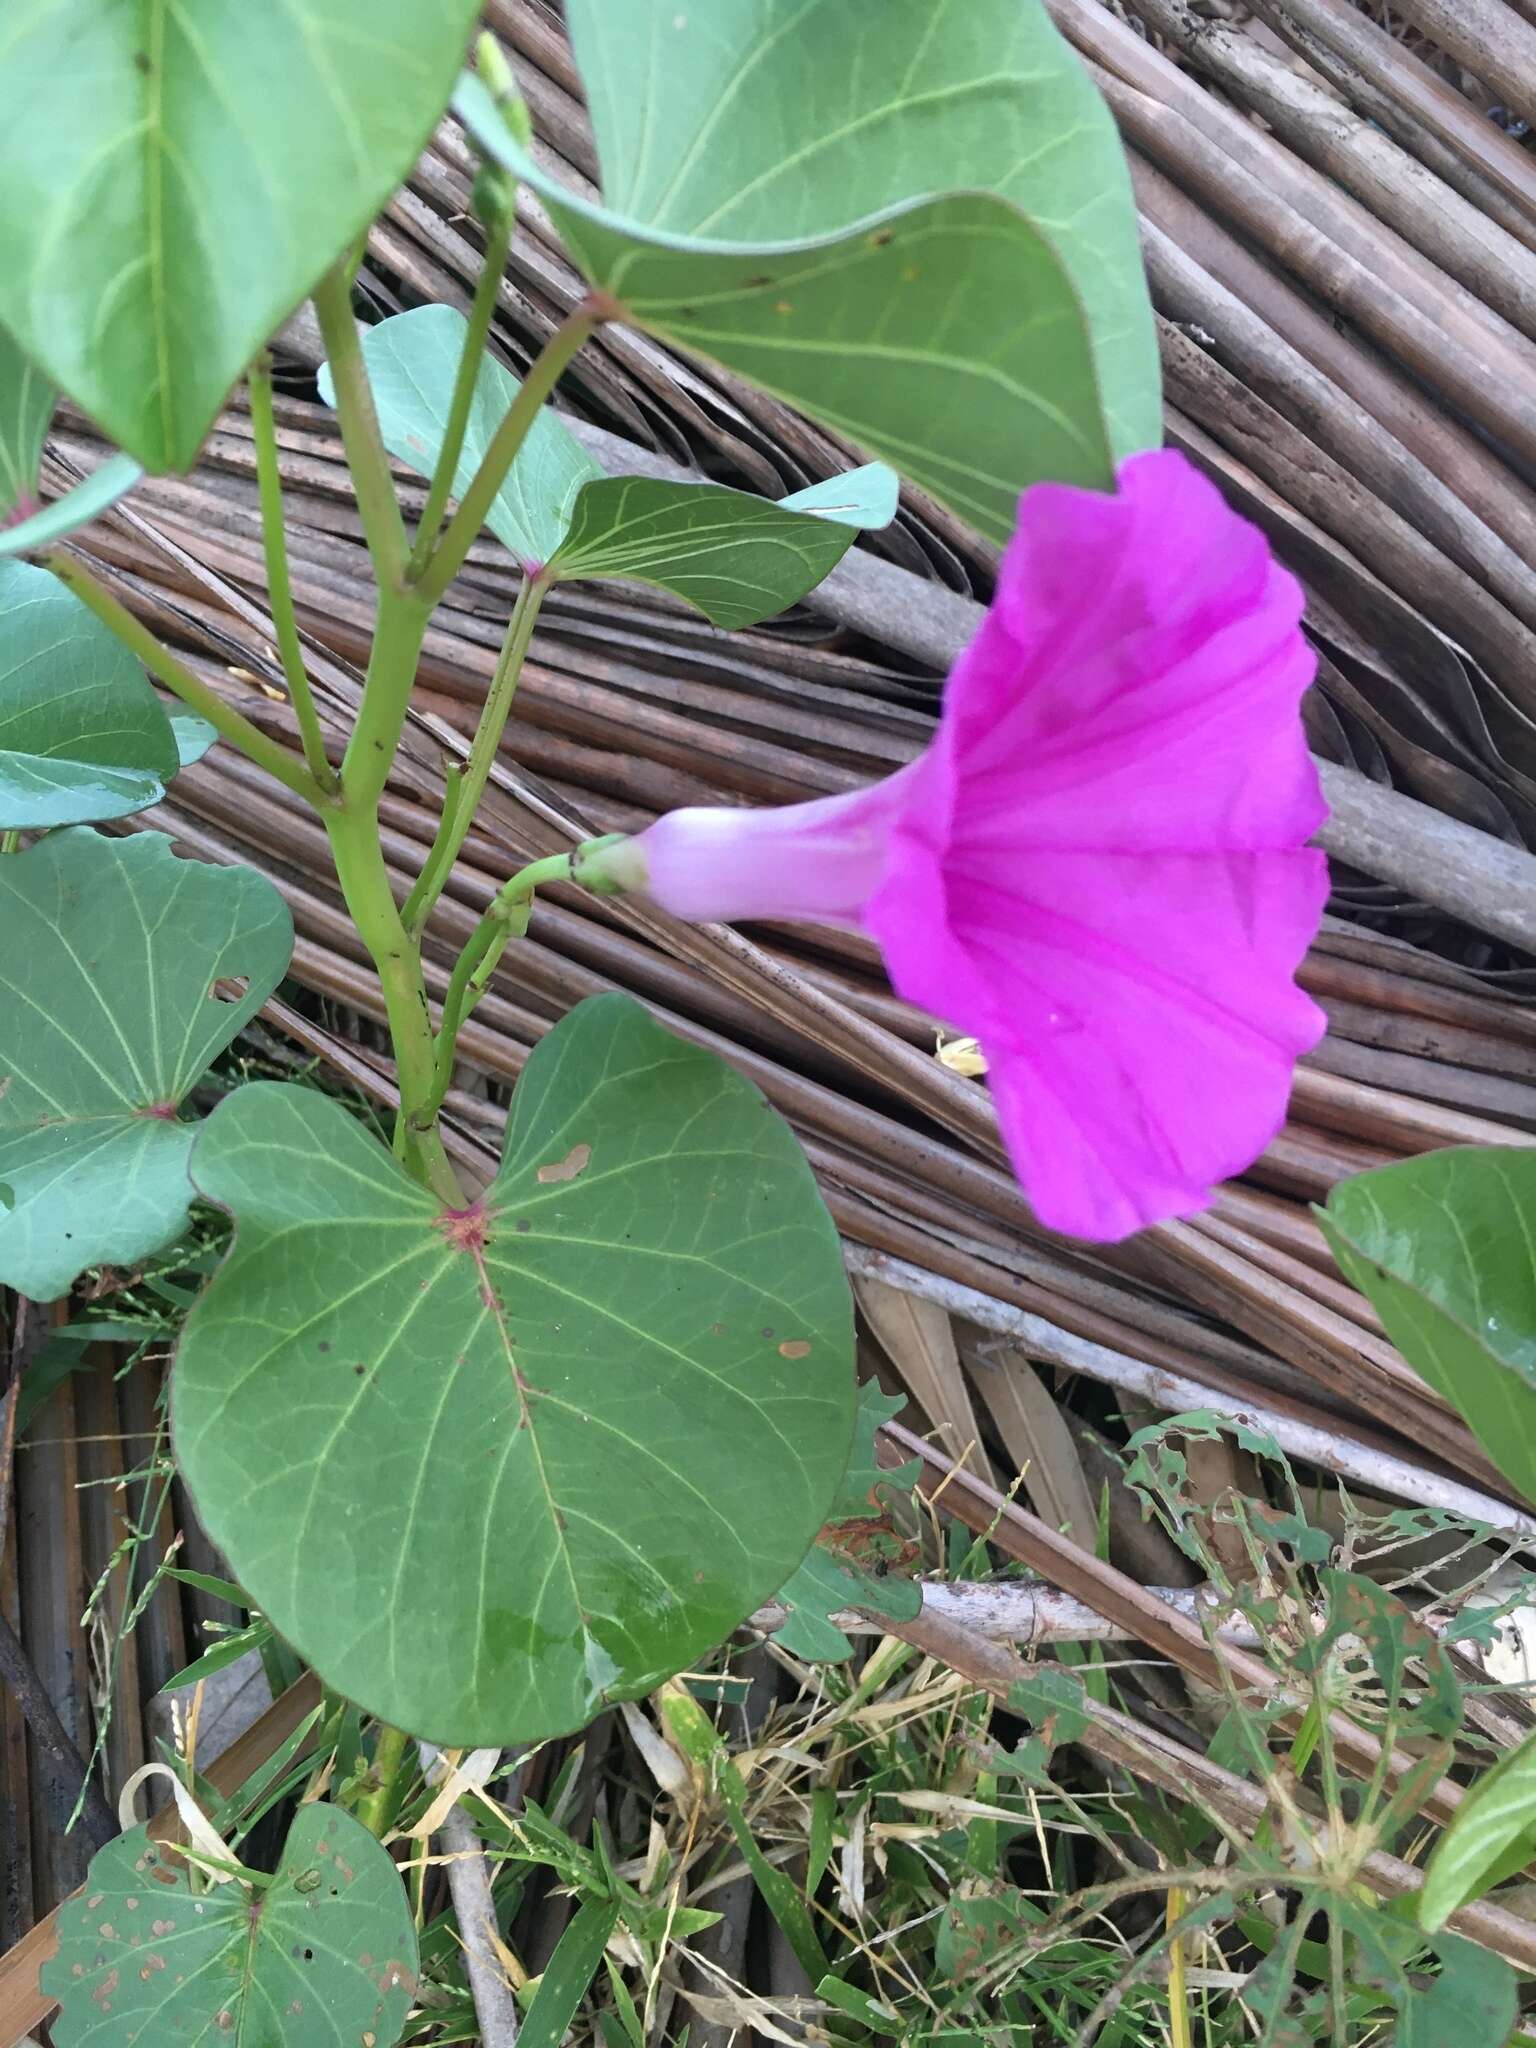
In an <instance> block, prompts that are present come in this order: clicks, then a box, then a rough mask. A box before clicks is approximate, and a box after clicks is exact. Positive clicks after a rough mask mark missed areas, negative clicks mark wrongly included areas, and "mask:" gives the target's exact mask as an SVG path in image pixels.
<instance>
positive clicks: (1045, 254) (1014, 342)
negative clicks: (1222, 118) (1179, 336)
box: [454, 0, 1161, 540]
mask: <svg viewBox="0 0 1536 2048" xmlns="http://www.w3.org/2000/svg"><path fill="white" fill-rule="evenodd" d="M566 21H567V24H568V26H569V29H570V33H571V40H572V44H573V47H574V50H575V55H576V60H577V64H578V67H579V69H580V71H581V74H582V81H583V84H584V86H585V89H586V96H587V104H588V107H589V109H590V112H591V116H592V126H593V131H594V135H595V139H596V143H597V153H598V157H599V160H600V163H601V168H602V189H603V197H602V201H601V203H592V202H589V201H587V200H584V199H582V198H579V197H578V196H577V195H576V194H575V193H574V192H573V191H572V190H571V189H570V187H569V186H567V185H562V184H560V183H559V182H558V181H557V180H555V179H553V178H552V177H551V176H550V175H549V174H548V172H547V171H545V170H544V169H543V168H542V166H541V165H540V164H539V163H537V162H535V161H534V158H533V155H532V152H531V151H529V150H527V149H525V148H523V147H522V146H521V145H520V144H519V142H518V140H517V138H516V137H515V136H514V134H513V133H512V130H511V129H510V127H509V126H508V124H507V122H506V120H505V119H504V117H503V116H502V114H501V112H500V111H499V110H498V108H497V106H496V105H495V102H494V101H493V99H492V97H491V94H490V93H489V92H488V91H487V89H486V87H485V86H484V84H483V83H482V82H481V81H480V80H478V79H475V78H465V79H463V80H461V82H460V85H459V89H458V92H457V94H456V96H455V101H454V104H455V108H456V110H457V112H458V113H459V115H460V118H461V119H462V120H463V121H464V122H465V124H466V126H467V127H468V128H469V130H470V132H471V133H472V134H473V136H474V137H475V139H476V141H477V142H478V143H479V144H480V146H481V147H482V148H483V149H485V150H486V151H487V153H488V154H490V155H491V156H493V157H494V158H495V159H496V160H497V161H498V162H500V163H502V164H504V165H505V166H506V167H507V168H508V169H509V170H511V171H512V172H513V173H514V174H515V175H516V176H517V177H518V178H519V179H521V180H523V181H524V182H525V183H526V184H527V185H528V186H530V187H531V188H532V189H533V190H535V191H536V192H537V193H538V194H539V196H540V198H541V199H542V200H543V201H544V204H545V205H546V206H547V207H548V208H549V211H550V213H551V215H552V216H553V218H554V220H555V223H556V225H557V227H558V228H559V230H560V232H561V234H562V236H563V237H564V239H565V241H566V243H567V244H568V246H569V247H570V249H571V250H572V252H573V253H574V255H575V257H576V260H577V262H578V263H579V264H580V266H581V268H582V269H583V271H584V272H585V273H586V275H587V276H588V278H590V279H591V281H592V282H593V284H594V285H596V286H598V287H600V288H601V289H602V290H604V291H606V292H607V293H608V294H609V295H610V296H611V297H612V298H613V299H615V300H616V301H617V302H618V304H619V305H620V307H621V308H622V317H623V318H625V319H627V320H629V321H632V322H633V323H634V324H635V325H637V326H639V327H643V328H648V329H650V330H651V331H652V332H653V333H656V334H660V335H663V336H665V337H666V338H667V339H668V340H670V341H672V342H674V343H677V344H679V345H680V346H681V347H683V348H685V349H690V350H693V351H694V352H696V353H698V354H700V355H704V356H709V357H713V358H714V359H715V360H716V361H717V362H720V363H723V364H724V365H725V366H726V367H727V368H728V369H730V370H733V371H735V372H737V373H738V374H739V375H741V376H744V377H747V378H750V379H751V380H752V381H753V382H754V383H756V384H758V385H760V386H761V387H762V388H763V389H765V390H767V391H772V392H776V393H777V394H778V395H779V396H780V397H782V398H785V399H787V400H789V402H790V403H791V404H793V405H796V406H799V407H800V408H802V409H803V410H804V411H806V412H808V413H810V414H812V415H813V416H814V417H815V418H817V419H819V420H822V421H823V422H825V423H826V424H827V425H828V426H830V427H832V428H833V429H834V430H836V431H837V432H838V433H840V434H843V435H845V436H847V437H848V438H849V439H850V440H852V441H853V442H854V443H855V444H856V445H858V446H860V447H863V448H868V449H870V450H872V451H873V452H874V453H876V454H879V455H884V456H886V457H888V458H889V459H890V460H891V461H892V462H895V463H896V464H897V465H898V466H899V467H900V469H901V470H902V472H903V473H904V474H905V475H907V476H910V477H911V478H913V479H914V480H915V481H916V482H918V483H920V484H922V485H923V486H924V487H925V488H926V489H928V490H931V491H933V492H934V493H935V494H936V495H937V496H939V497H940V498H942V499H944V500H945V501H946V502H947V503H948V504H950V505H952V506H953V507H954V509H955V510H956V511H957V512H960V513H961V514H962V515H963V516H964V517H966V518H968V519H970V520H972V521H974V522H975V523H976V524H977V525H978V526H979V527H980V528H981V529H982V531H983V532H985V533H987V534H990V535H991V536H992V537H993V538H994V539H998V540H1001V539H1004V538H1005V537H1006V536H1007V534H1008V533H1009V532H1010V531H1011V530H1012V526H1013V520H1014V508H1015V504H1016V501H1017V497H1018V493H1019V491H1020V490H1021V489H1022V488H1023V487H1024V486H1026V485H1028V484H1030V483H1033V482H1037V481H1039V480H1042V479H1046V478H1055V479H1058V480H1060V481H1063V482H1070V483H1078V484H1088V485H1097V486H1103V487H1107V486H1108V485H1109V484H1110V482H1111V480H1112V475H1113V463H1114V460H1115V459H1116V458H1117V457H1119V456H1121V455H1125V454H1129V453H1130V452H1131V451H1132V450H1133V449H1136V448H1143V447H1150V446H1153V445H1155V443H1156V442H1157V440H1158V439H1159V437H1160V434H1161V418H1160V407H1159V396H1158V392H1159V379H1158V364H1157V347H1156V339H1155V335H1154V332H1153V324H1152V316H1151V309H1150V304H1149V301H1148V297H1147V288H1146V282H1145V279H1144V276H1143V273H1142V267H1141V258H1140V252H1139V248H1138V244H1137V236H1136V213H1135V206H1134V203H1133V200H1132V196H1131V190H1130V183H1129V180H1128V177H1127V175H1126V168H1125V162H1124V157H1123V153H1122V151H1121V149H1120V146H1119V143H1118V141H1117V139H1116V135H1115V130H1114V125H1113V122H1112V121H1111V119H1110V116H1109V112H1108V109H1107V108H1106V107H1105V106H1104V104H1103V102H1102V100H1101V99H1100V98H1099V96H1098V94H1097V93H1096V92H1095V91H1094V89H1093V87H1092V85H1091V83H1090V82H1089V80H1088V78H1087V76H1086V75H1085V73H1084V72H1083V69H1082V67H1081V65H1080V64H1079V62H1078V60H1077V58H1076V56H1075V55H1074V54H1073V52H1072V51H1071V50H1070V49H1068V47H1067V45H1066V43H1065V42H1064V41H1063V39H1062V38H1061V36H1060V35H1059V34H1058V32H1057V30H1056V28H1055V27H1054V25H1053V23H1052V22H1051V19H1050V16H1049V14H1048V13H1047V11H1046V8H1045V6H1044V5H1043V4H1042V0H885V4H884V5H882V7H881V9H880V31H879V35H878V36H876V37H872V36H871V35H870V33H869V30H868V24H867V22H866V21H865V19H864V16H863V12H862V10H861V9H859V8H857V7H850V6H848V5H847V4H846V0H807V4H805V5H803V6H800V7H798V8H797V9H796V10H795V13H794V17H793V22H792V26H791V27H786V19H785V16H784V13H783V8H782V6H781V5H780V4H779V0H734V4H733V5H732V6H730V7H729V8H710V9H707V10H706V9H699V8H692V9H679V8H677V7H676V6H675V5H674V4H673V0H629V4H628V5H626V6H625V7H623V8H614V7H605V6H603V5H601V4H600V0H569V5H568V6H567V9H566ZM1101 394H1102V397H1101Z"/></svg>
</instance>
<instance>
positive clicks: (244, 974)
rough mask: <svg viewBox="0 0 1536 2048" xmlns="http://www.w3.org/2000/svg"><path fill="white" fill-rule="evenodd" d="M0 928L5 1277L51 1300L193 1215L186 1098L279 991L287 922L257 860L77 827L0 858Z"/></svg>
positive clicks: (0, 1222) (1, 1254)
mask: <svg viewBox="0 0 1536 2048" xmlns="http://www.w3.org/2000/svg"><path fill="white" fill-rule="evenodd" d="M0 929H3V930H4V932H5V946H4V949H3V951H0V1282H3V1283H4V1284H5V1285H6V1286H9V1287H14V1288H17V1289H18V1290H19V1291H20V1292H21V1293H23V1294H29V1295H31V1296H33V1297H34V1298H35V1299H37V1300H39V1301H51V1300H52V1299H53V1298H54V1297H55V1296H56V1295H59V1294H62V1293H63V1292H64V1291H65V1289H66V1288H67V1287H68V1286H69V1285H70V1283H71V1282H72V1281H73V1280H74V1279H75V1278H76V1277H77V1275H79V1274H80V1273H81V1272H83V1271H84V1270H85V1268H86V1267H87V1266H95V1265H103V1264H108V1263H110V1264H113V1265H131V1264H132V1263H133V1262H134V1260H136V1259H141V1258H144V1257H146V1256H147V1255H148V1254H149V1253H150V1252H153V1251H157V1250H158V1249H159V1248H160V1246H161V1245H163V1244H166V1243H168V1242H169V1241H170V1240H171V1239H172V1238H173V1237H175V1236H176V1235H177V1233H178V1232H179V1231H180V1230H182V1229H183V1228H184V1227H185V1225H186V1221H187V1213H188V1207H189V1205H190V1203H191V1200H192V1185H191V1182H190V1181H189V1180H188V1178H187V1155H188V1153H189V1152H190V1150H191V1145H192V1138H193V1133H194V1131H195V1128H196V1126H195V1125H193V1124H190V1123H185V1122H183V1121H182V1120H181V1114H180V1112H181V1105H182V1103H183V1102H184V1100H185V1098H186V1096H187V1095H188V1093H189V1092H190V1091H191V1089H192V1087H193V1085H194V1083H195V1082H196V1081H197V1080H198V1079H199V1078H200V1077H201V1076H202V1075H203V1074H204V1073H205V1072H206V1071H207V1069H208V1065H209V1063H210V1061H212V1060H213V1059H214V1057H215V1056H216V1055H217V1054H218V1053H220V1052H222V1050H223V1049H224V1047H225V1046H226V1045H228V1044H229V1042H230V1040H231V1039H232V1038H234V1036H235V1035H236V1033H237V1032H238V1031H240V1030H241V1029H242V1027H243V1026H244V1025H245V1024H246V1023H247V1022H248V1021H249V1020H250V1018H251V1017H253V1016H254V1015H255V1013H256V1011H257V1010H259V1009H260V1008H261V1006H262V1004H263V1003H264V1002H265V1001H266V999H267V997H268V996H269V995H270V994H271V993H272V990H273V989H274V988H275V987H276V986H277V983H278V981H279V980H280V979H281V977H282V974H283V971H284V969H285V968H286V967H287V965H288V957H289V955H290V953H291V952H292V950H293V922H292V919H291V918H290V917H289V914H288V908H287V905H286V904H285V903H284V902H283V899H282V897H281V896H279V895H278V893H277V891H276V890H275V889H274V888H273V887H272V885H271V883H270V882H268V881H266V880H264V879H263V877H262V876H260V875H258V874H255V873H253V872H252V871H251V870H250V869H249V868H214V867H207V866H204V865H203V864H202V863H201V862H198V861H189V860H178V859H177V858H176V857H175V856H174V855H173V853H172V851H171V842H170V840H169V839H167V838H166V837H165V836H164V835H163V834H161V833H154V832H142V833H135V834H133V835H132V836H130V837H127V838H122V839H108V838H105V837H103V836H102V835H101V834H100V833H97V832H92V831H90V830H89V829H88V828H85V827H72V828H70V829H69V830H67V831H62V832H51V833H49V834H48V835H47V837H46V838H43V839H40V840H39V841H38V842H37V844H36V845H34V846H30V847H27V848H26V849H25V850H24V851H23V852H21V853H15V854H9V855H7V856H6V857H5V858H4V859H3V860H0ZM241 980H243V981H244V983H245V987H244V991H243V993H240V994H238V995H235V996H233V997H232V999H230V1000H228V1001H226V1000H223V999H222V997H223V990H221V989H220V988H219V985H220V984H221V983H223V984H228V983H232V982H236V981H241ZM216 991H218V993H216Z"/></svg>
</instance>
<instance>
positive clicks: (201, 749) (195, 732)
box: [171, 711, 219, 768]
mask: <svg viewBox="0 0 1536 2048" xmlns="http://www.w3.org/2000/svg"><path fill="white" fill-rule="evenodd" d="M171 731H172V732H173V733H174V734H175V735H176V755H177V760H178V763H179V765H180V766H181V767H183V768H190V767H191V766H192V764H193V763H194V762H195V761H201V759H202V758H203V756H204V754H206V753H207V751H208V749H209V748H210V747H211V746H212V745H213V743H214V741H215V740H216V739H217V738H218V736H219V735H218V730H217V728H216V727H214V726H211V725H210V724H209V723H208V721H207V719H206V718H199V717H198V715H197V713H196V712H195V711H173V712H172V713H171Z"/></svg>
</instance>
